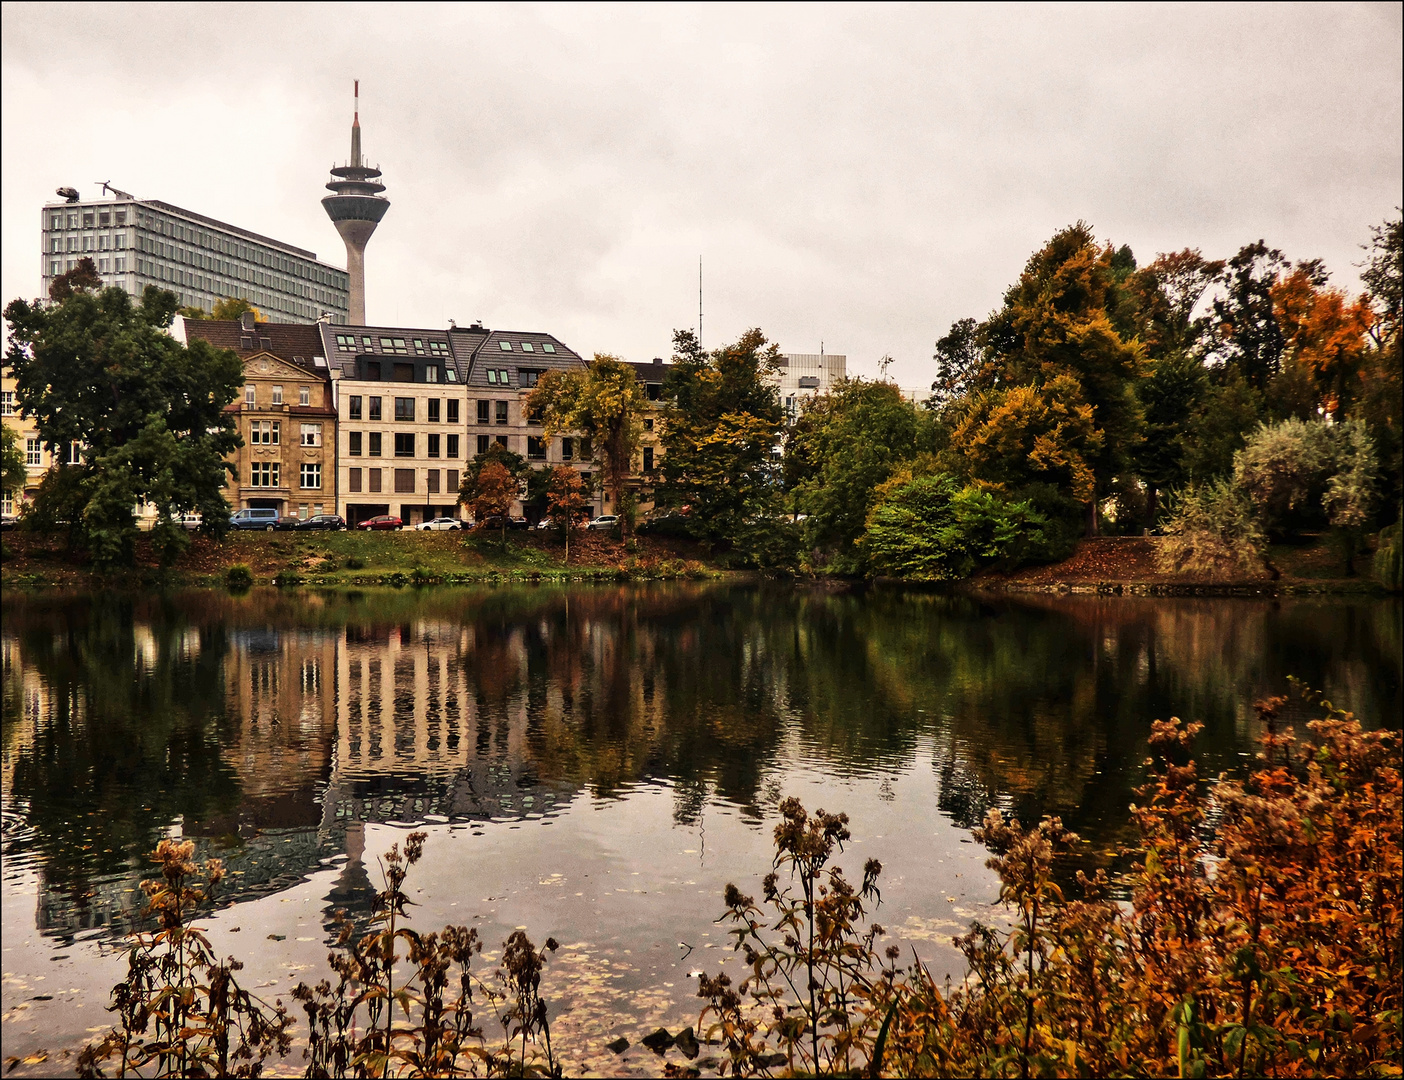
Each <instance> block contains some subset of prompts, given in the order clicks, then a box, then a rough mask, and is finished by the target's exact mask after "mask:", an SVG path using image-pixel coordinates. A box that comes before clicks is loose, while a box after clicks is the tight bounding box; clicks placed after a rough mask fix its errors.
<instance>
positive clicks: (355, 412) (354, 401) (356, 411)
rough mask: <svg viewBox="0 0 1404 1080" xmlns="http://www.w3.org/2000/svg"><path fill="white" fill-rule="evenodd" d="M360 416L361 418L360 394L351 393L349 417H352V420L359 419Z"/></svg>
mask: <svg viewBox="0 0 1404 1080" xmlns="http://www.w3.org/2000/svg"><path fill="white" fill-rule="evenodd" d="M360 418H361V395H360V394H352V395H351V419H352V420H359V419H360Z"/></svg>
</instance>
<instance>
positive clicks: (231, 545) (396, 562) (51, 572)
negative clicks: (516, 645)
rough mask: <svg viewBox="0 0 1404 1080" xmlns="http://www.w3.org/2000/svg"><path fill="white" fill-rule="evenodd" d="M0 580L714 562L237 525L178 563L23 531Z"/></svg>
mask: <svg viewBox="0 0 1404 1080" xmlns="http://www.w3.org/2000/svg"><path fill="white" fill-rule="evenodd" d="M4 543H5V556H4V560H3V563H0V582H3V584H5V585H72V586H97V585H105V584H112V583H122V582H127V581H130V582H131V583H134V584H140V583H147V582H157V581H164V582H168V583H171V584H185V585H222V584H224V583H225V581H226V579H227V577H228V575H229V572H230V570H231V569H233V568H236V567H247V569H248V572H249V575H250V577H251V578H252V583H253V584H265V585H266V584H289V585H293V584H300V583H304V584H316V585H331V586H335V585H365V584H407V583H433V582H446V583H460V582H474V581H494V580H503V579H508V580H514V579H522V580H597V579H601V578H610V579H614V578H620V577H623V578H639V579H650V578H680V577H707V576H711V575H713V574H715V573H716V572H717V571H716V570H715V569H713V568H712V567H709V566H708V565H707V564H706V563H704V562H703V561H702V560H701V558H700V554H701V553H700V552H699V551H698V549H697V548H696V545H693V544H690V543H688V542H686V541H676V540H655V539H651V538H644V539H640V540H638V541H636V542H634V543H633V544H632V545H627V544H625V543H624V542H622V541H619V540H615V539H611V538H610V537H608V536H606V535H604V534H601V533H592V534H582V535H580V536H577V537H576V538H574V539H573V540H572V541H571V550H570V560H569V562H567V561H566V559H565V548H564V545H563V543H562V542H561V540H560V539H559V538H558V537H556V536H554V535H544V534H540V533H523V532H509V533H508V534H507V539H506V543H505V544H504V543H503V540H502V536H501V534H500V533H492V534H482V533H464V532H416V531H410V530H406V531H403V532H344V533H332V532H317V533H296V532H282V533H267V532H239V533H231V534H230V535H229V536H227V537H225V538H224V539H223V540H220V541H216V540H213V539H210V538H209V537H204V536H199V535H196V536H194V537H192V539H191V544H190V548H189V550H187V551H186V552H185V553H184V554H183V555H182V556H181V557H180V558H179V559H178V560H177V561H176V563H175V565H174V566H171V567H169V568H166V569H162V568H161V567H160V565H159V562H158V560H157V559H156V557H155V555H154V553H153V552H152V551H151V550H150V547H149V545H148V544H147V543H146V538H145V537H142V538H141V539H140V541H139V542H138V545H137V551H136V561H135V566H134V567H133V568H132V569H130V570H125V571H120V572H108V573H98V572H97V571H96V570H94V568H93V567H91V566H90V565H88V564H87V563H86V561H84V560H83V559H82V558H81V557H75V556H74V555H73V554H72V553H70V552H69V551H68V550H67V548H66V546H65V543H64V538H63V537H62V536H58V535H45V534H36V533H25V532H12V533H9V534H7V535H6V537H5V541H4Z"/></svg>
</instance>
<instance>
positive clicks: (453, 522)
mask: <svg viewBox="0 0 1404 1080" xmlns="http://www.w3.org/2000/svg"><path fill="white" fill-rule="evenodd" d="M415 528H416V529H418V530H419V531H420V532H446V531H448V530H451V529H461V528H463V522H461V521H459V520H458V518H451V517H438V518H431V519H430V520H429V521H421V522H420V523H419V524H418V525H416V526H415Z"/></svg>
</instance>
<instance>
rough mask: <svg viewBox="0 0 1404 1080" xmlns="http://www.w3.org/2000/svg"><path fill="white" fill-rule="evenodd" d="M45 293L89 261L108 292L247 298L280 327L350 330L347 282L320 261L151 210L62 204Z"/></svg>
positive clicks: (49, 247)
mask: <svg viewBox="0 0 1404 1080" xmlns="http://www.w3.org/2000/svg"><path fill="white" fill-rule="evenodd" d="M41 225H42V245H41V252H42V254H41V273H42V275H43V281H44V291H45V293H47V292H48V289H49V285H50V283H51V282H52V281H53V279H54V277H55V276H57V275H58V274H62V273H65V272H67V271H68V270H71V269H72V268H73V266H74V264H75V263H76V262H77V261H78V260H79V259H81V258H82V257H83V256H84V255H86V256H88V257H89V258H91V259H92V260H93V262H94V264H96V266H97V268H98V272H99V274H101V275H102V279H103V282H104V283H105V284H108V285H117V286H120V287H121V288H124V289H126V290H127V292H129V293H130V294H131V295H133V296H137V297H139V296H140V295H141V294H142V291H143V290H144V289H145V288H146V286H147V285H157V286H159V287H160V288H163V289H169V290H170V291H171V292H173V293H175V294H176V297H177V298H178V299H179V301H180V303H181V304H182V305H186V306H190V307H199V308H203V309H204V310H205V311H210V310H212V309H213V307H214V305H215V303H216V302H218V301H219V300H223V299H224V298H226V297H231V296H235V297H244V298H245V299H247V300H248V301H249V303H251V304H253V305H254V306H255V307H256V308H258V309H259V310H260V311H261V312H263V314H264V315H265V316H266V317H268V318H270V319H272V320H273V321H274V322H314V321H316V319H317V318H318V317H319V316H320V315H321V313H322V312H324V311H326V312H330V313H331V317H332V322H334V323H345V322H346V318H347V312H348V310H349V300H350V279H349V278H348V277H347V274H346V271H345V270H341V269H339V268H337V267H335V266H330V265H328V264H326V263H323V262H319V261H318V260H317V257H316V255H315V254H313V253H312V252H310V251H305V250H303V249H302V248H297V247H293V246H292V245H290V244H283V243H280V242H278V241H276V240H272V239H269V238H267V237H261V236H258V235H257V234H256V233H250V232H248V231H247V230H244V229H240V228H237V227H235V226H233V225H226V224H224V223H223V222H219V221H215V220H214V219H213V218H207V217H204V216H203V215H200V214H195V213H192V212H190V211H188V210H182V209H180V208H179V207H176V206H171V205H169V204H167V203H162V202H157V201H155V200H142V199H114V200H106V201H103V202H90V203H85V202H79V203H57V204H52V205H49V206H46V207H44V210H43V215H42V222H41Z"/></svg>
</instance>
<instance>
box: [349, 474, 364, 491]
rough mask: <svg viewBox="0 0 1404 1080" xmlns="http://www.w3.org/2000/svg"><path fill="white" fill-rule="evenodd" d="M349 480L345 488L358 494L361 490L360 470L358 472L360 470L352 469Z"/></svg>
mask: <svg viewBox="0 0 1404 1080" xmlns="http://www.w3.org/2000/svg"><path fill="white" fill-rule="evenodd" d="M349 479H350V483H349V484H348V485H347V486H348V487H349V488H350V489H351V490H352V491H356V492H359V491H360V490H361V470H360V469H352V470H351V472H350V476H349Z"/></svg>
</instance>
